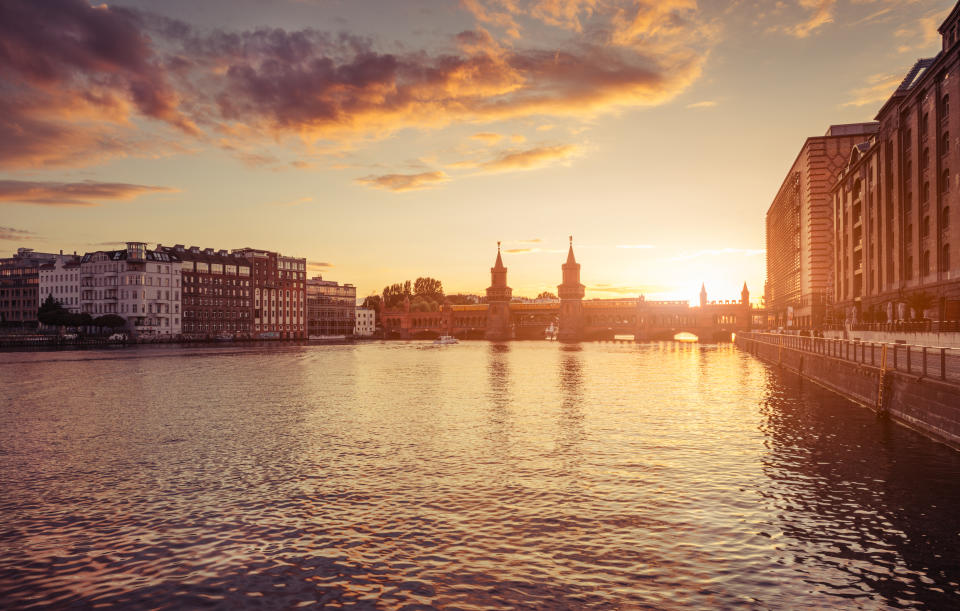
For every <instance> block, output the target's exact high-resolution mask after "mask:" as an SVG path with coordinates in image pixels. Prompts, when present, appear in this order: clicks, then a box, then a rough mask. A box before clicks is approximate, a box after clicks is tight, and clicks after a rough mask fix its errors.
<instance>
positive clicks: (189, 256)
mask: <svg viewBox="0 0 960 611" xmlns="http://www.w3.org/2000/svg"><path fill="white" fill-rule="evenodd" d="M194 248H195V247H194ZM157 250H158V251H160V252H162V253H165V254H167V255H170V256H175V257H179V258H178V259H177V260H178V261H204V262H206V263H223V264H226V265H238V264H244V265H249V262H248V261H247V258H246V257H245V256H243V255H241V254H229V253H227V254H222V253H225V252H226V251H216V250H213V249H212V248H205V249H203V250H200V249H195V250H191V249H190V248H183V247H182V246H181V245H179V244H178V245H177V246H160V247H158V249H157ZM210 251H212V252H210Z"/></svg>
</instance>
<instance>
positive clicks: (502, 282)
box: [408, 242, 514, 341]
mask: <svg viewBox="0 0 960 611" xmlns="http://www.w3.org/2000/svg"><path fill="white" fill-rule="evenodd" d="M511 297H513V289H512V288H510V287H509V286H507V268H506V267H504V265H503V258H502V257H501V256H500V242H497V260H496V261H495V262H494V264H493V267H491V268H490V286H488V287H487V311H486V325H485V331H484V337H486V339H489V340H493V341H502V340H507V339H513V331H514V327H513V325H512V324H511V320H510V299H511ZM408 309H409V307H408ZM448 335H451V334H449V333H448Z"/></svg>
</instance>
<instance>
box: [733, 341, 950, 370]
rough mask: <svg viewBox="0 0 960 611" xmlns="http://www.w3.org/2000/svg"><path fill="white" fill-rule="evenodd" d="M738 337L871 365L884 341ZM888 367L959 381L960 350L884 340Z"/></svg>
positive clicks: (878, 363) (877, 365)
mask: <svg viewBox="0 0 960 611" xmlns="http://www.w3.org/2000/svg"><path fill="white" fill-rule="evenodd" d="M739 335H740V337H743V338H746V339H749V340H753V341H756V342H760V343H763V344H769V345H772V346H783V347H784V348H790V349H792V350H799V351H801V352H807V353H810V354H819V355H823V356H826V357H831V358H836V359H841V360H844V361H850V362H852V363H860V364H863V365H870V366H872V367H879V366H880V359H881V355H882V354H883V346H884V344H882V343H878V342H860V341H854V340H846V339H831V338H828V337H804V336H800V335H785V334H780V333H749V332H748V333H741V334H739ZM886 346H887V363H886V366H887V369H888V370H891V371H901V372H903V373H907V374H911V375H916V376H923V377H930V378H937V379H940V380H950V381H953V382H960V351H958V350H956V349H953V348H932V347H929V346H911V345H909V344H889V343H888V344H886Z"/></svg>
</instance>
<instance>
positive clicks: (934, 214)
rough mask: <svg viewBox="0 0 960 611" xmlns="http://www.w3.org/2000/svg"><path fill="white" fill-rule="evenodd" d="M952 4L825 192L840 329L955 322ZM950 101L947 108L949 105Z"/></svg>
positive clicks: (957, 59)
mask: <svg viewBox="0 0 960 611" xmlns="http://www.w3.org/2000/svg"><path fill="white" fill-rule="evenodd" d="M958 28H960V4H958V5H957V6H955V7H954V9H953V11H952V12H951V13H950V15H949V16H948V17H947V19H946V21H944V22H943V24H942V25H941V26H940V29H939V31H940V34H941V37H942V51H941V52H940V53H939V54H938V55H937V56H936V57H933V58H927V59H921V60H918V61H917V62H916V63H915V64H914V66H913V67H912V68H911V69H910V71H909V72H908V73H907V75H906V76H905V77H904V79H903V81H902V82H901V84H900V86H899V87H898V88H897V89H896V91H895V92H894V93H893V95H892V96H891V97H890V98H889V99H888V100H887V101H886V103H884V105H883V106H882V107H881V108H880V111H879V112H878V114H877V117H876V119H877V121H878V122H879V126H880V128H879V132H878V133H877V134H875V135H873V136H872V137H870V138H867V139H864V140H863V142H861V143H860V146H858V147H857V148H856V149H855V150H854V151H852V152H851V154H850V156H849V158H848V163H847V167H846V169H845V170H844V172H843V175H842V177H841V180H840V181H839V182H838V184H837V185H835V187H834V188H833V189H832V191H831V197H832V204H833V217H834V241H835V243H836V245H837V248H836V254H835V283H836V286H837V298H836V309H837V314H838V318H841V319H842V320H844V321H845V322H847V323H854V324H856V323H885V322H894V321H900V320H906V319H911V318H914V317H916V318H921V317H926V318H931V319H935V320H957V319H960V261H958V255H957V245H958V244H960V224H958V223H957V222H956V219H955V218H954V217H955V216H956V214H957V208H958V201H960V200H958V191H960V137H958V136H960V111H958V102H960V44H958V43H960V36H958ZM951 102H953V104H952V108H951Z"/></svg>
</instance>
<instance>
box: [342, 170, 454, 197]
mask: <svg viewBox="0 0 960 611" xmlns="http://www.w3.org/2000/svg"><path fill="white" fill-rule="evenodd" d="M449 179H450V178H449V176H447V175H446V174H445V173H444V172H421V173H419V174H384V175H382V176H365V177H363V178H358V179H357V182H358V183H359V184H362V185H367V186H369V187H375V188H377V189H387V190H390V191H396V192H402V191H414V190H416V189H426V188H429V187H432V186H435V185H436V184H438V183H442V182H446V181H447V180H449Z"/></svg>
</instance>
